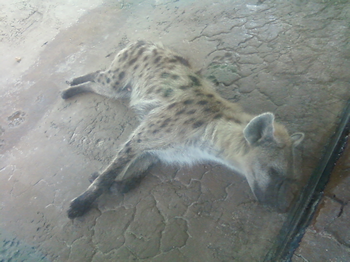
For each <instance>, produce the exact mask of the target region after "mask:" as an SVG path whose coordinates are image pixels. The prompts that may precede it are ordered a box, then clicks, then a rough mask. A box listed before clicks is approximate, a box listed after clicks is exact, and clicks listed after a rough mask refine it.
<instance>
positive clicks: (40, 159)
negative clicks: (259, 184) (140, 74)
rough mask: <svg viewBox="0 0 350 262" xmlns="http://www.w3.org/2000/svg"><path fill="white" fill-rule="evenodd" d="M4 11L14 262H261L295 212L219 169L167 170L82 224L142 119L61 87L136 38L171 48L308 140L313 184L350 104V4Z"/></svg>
mask: <svg viewBox="0 0 350 262" xmlns="http://www.w3.org/2000/svg"><path fill="white" fill-rule="evenodd" d="M0 3H1V5H2V8H1V9H0V10H1V11H0V12H1V20H2V21H4V25H5V26H4V27H3V29H1V30H2V34H1V45H0V47H1V51H2V52H3V53H4V56H3V61H2V63H1V72H0V74H1V79H0V81H1V87H0V88H1V91H2V92H1V95H0V104H1V118H0V125H1V127H0V145H1V148H0V149H1V158H0V159H1V166H0V180H1V181H0V196H1V206H0V218H1V220H0V227H1V235H0V237H1V241H2V248H1V253H0V256H1V260H2V261H191V262H192V261H261V260H262V258H263V257H264V255H265V254H266V253H267V250H268V249H269V248H270V247H271V245H272V243H273V241H274V239H275V237H276V234H277V233H278V231H279V230H280V228H281V225H282V223H283V221H284V219H285V216H286V214H278V213H275V212H273V211H271V210H268V209H266V208H265V207H263V206H261V205H259V204H257V203H256V202H255V201H254V199H253V196H252V194H251V192H250V189H249V187H248V185H247V183H246V181H245V180H244V179H243V178H240V177H238V176H236V175H234V174H232V172H230V171H228V170H225V169H223V168H222V167H220V166H219V165H216V164H214V163H208V164H205V165H200V166H197V167H194V168H191V169H190V168H185V167H182V168H175V167H165V166H157V167H155V168H153V169H152V170H151V172H150V174H149V175H148V176H147V177H146V178H145V179H144V181H143V182H142V183H141V185H140V186H139V187H138V188H136V189H135V190H134V191H132V192H130V193H128V194H125V195H121V194H118V193H113V194H108V195H104V196H103V197H101V198H100V199H99V200H98V201H97V203H96V204H95V207H94V208H93V210H92V211H91V212H89V214H87V215H86V216H84V217H82V218H79V219H75V220H74V221H70V220H69V219H68V218H67V216H66V209H67V207H68V204H69V201H70V199H72V198H73V197H75V196H77V195H78V194H79V193H80V192H82V191H83V190H84V189H85V188H86V187H87V186H88V184H89V182H88V177H89V175H90V174H91V173H92V172H94V171H96V170H99V169H102V168H103V167H105V166H106V165H107V163H108V162H109V161H110V160H111V158H112V157H113V155H114V153H115V152H116V148H117V146H118V144H119V143H120V142H121V141H124V140H125V138H126V137H127V136H128V134H129V133H130V131H131V130H132V128H133V127H134V126H135V124H136V123H137V122H136V119H135V116H134V115H133V113H132V112H131V110H128V109H127V107H126V104H125V103H116V102H113V101H110V100H108V99H104V98H101V97H98V96H96V95H84V96H80V97H78V98H76V99H74V100H71V101H68V102H67V101H62V100H61V99H60V97H59V92H60V90H62V89H64V88H65V87H66V84H65V81H66V80H68V79H71V78H73V77H76V76H79V75H82V74H85V73H87V72H90V71H93V70H98V69H101V68H102V69H103V68H106V67H107V66H108V65H109V63H110V62H111V60H112V59H113V57H114V55H115V54H116V52H117V51H118V50H120V49H121V48H122V47H124V46H125V45H126V44H127V43H128V42H131V41H134V40H137V39H146V40H150V41H154V42H159V41H160V42H163V43H164V45H166V46H168V47H170V48H172V49H174V50H176V51H177V52H179V53H181V54H182V55H184V56H185V57H188V58H189V60H190V61H191V63H192V64H193V65H194V67H196V68H198V69H199V70H201V71H202V74H204V75H205V76H207V77H208V78H210V79H212V80H213V81H214V82H216V83H217V88H218V90H219V92H220V93H221V94H222V95H223V96H224V97H226V98H228V99H230V100H231V101H234V102H239V103H240V104H241V105H242V106H243V107H244V108H245V109H246V110H247V111H249V112H251V113H261V112H264V111H271V112H274V113H275V114H276V117H277V119H278V120H279V121H280V122H282V123H284V124H286V125H287V126H288V129H289V130H290V132H295V131H302V132H305V133H306V140H305V142H304V144H303V150H302V151H301V152H300V153H302V155H303V158H302V159H303V162H302V166H301V174H302V177H301V180H306V179H307V177H308V175H309V174H310V173H311V171H312V169H313V168H314V167H315V165H316V164H317V161H318V159H319V157H320V155H321V154H322V150H323V148H324V146H325V145H326V143H327V142H328V138H329V137H330V135H331V134H332V133H333V132H334V130H335V127H336V124H337V121H338V117H339V114H340V112H341V111H342V109H343V107H344V105H345V102H346V101H347V100H348V99H349V98H350V89H349V85H348V84H349V80H350V75H349V68H350V62H349V58H350V45H349V36H350V31H349V24H350V23H349V20H350V4H349V1H345V0H342V1H341V0H340V1H327V2H326V1H321V0H312V1H303V0H293V1H282V0H266V1H257V0H256V1H252V0H242V1H234V2H233V1H225V0H223V1H212V0H211V1H208V0H204V1H190V0H189V1H166V0H156V1H150V0H138V1H137V0H133V1H131V0H130V1H118V2H115V1H97V0H96V1H75V2H74V3H72V1H65V2H62V1H50V2H49V3H41V1H35V0H31V1H13V2H12V1H11V4H9V3H7V2H5V1H0ZM63 3H64V4H63Z"/></svg>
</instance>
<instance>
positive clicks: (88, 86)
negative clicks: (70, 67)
mask: <svg viewBox="0 0 350 262" xmlns="http://www.w3.org/2000/svg"><path fill="white" fill-rule="evenodd" d="M114 78H115V76H113V74H111V73H108V72H101V71H96V72H93V73H89V74H87V75H84V76H80V77H77V78H74V79H73V80H72V81H71V82H68V83H69V84H70V87H69V88H67V89H65V90H63V91H62V93H61V97H62V98H63V99H68V98H70V97H73V96H75V95H78V94H81V93H88V92H89V93H95V94H99V95H102V96H105V97H109V98H114V99H117V98H128V97H130V94H131V85H130V83H127V82H126V79H123V81H118V80H114Z"/></svg>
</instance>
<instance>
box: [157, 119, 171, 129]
mask: <svg viewBox="0 0 350 262" xmlns="http://www.w3.org/2000/svg"><path fill="white" fill-rule="evenodd" d="M170 121H171V118H167V119H165V120H164V122H163V124H162V125H161V126H160V128H163V127H166V126H167V125H168V124H169V122H170Z"/></svg>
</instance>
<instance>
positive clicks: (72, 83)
mask: <svg viewBox="0 0 350 262" xmlns="http://www.w3.org/2000/svg"><path fill="white" fill-rule="evenodd" d="M100 72H101V70H98V71H96V72H93V73H89V74H87V75H83V76H79V77H77V78H74V79H73V80H72V81H70V82H69V81H67V84H69V85H70V86H76V85H79V84H82V83H86V82H89V81H94V80H95V79H96V77H97V76H98V75H99V74H100Z"/></svg>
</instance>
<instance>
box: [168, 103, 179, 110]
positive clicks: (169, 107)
mask: <svg viewBox="0 0 350 262" xmlns="http://www.w3.org/2000/svg"><path fill="white" fill-rule="evenodd" d="M176 105H177V103H176V102H175V103H172V104H171V105H169V106H168V109H171V108H173V107H174V106H176Z"/></svg>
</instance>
